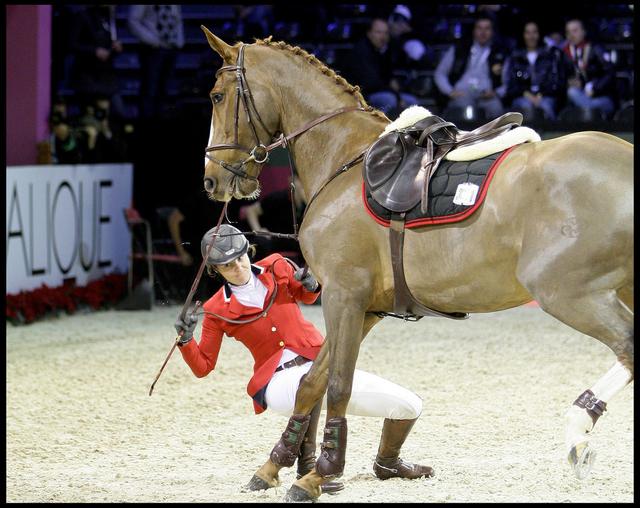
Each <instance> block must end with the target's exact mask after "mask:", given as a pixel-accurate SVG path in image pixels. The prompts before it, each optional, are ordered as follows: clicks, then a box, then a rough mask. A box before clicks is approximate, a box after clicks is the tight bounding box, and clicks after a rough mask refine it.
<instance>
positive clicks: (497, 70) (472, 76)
mask: <svg viewBox="0 0 640 508" xmlns="http://www.w3.org/2000/svg"><path fill="white" fill-rule="evenodd" d="M493 34H494V31H493V19H492V18H491V17H490V16H489V15H487V14H479V15H478V16H477V17H476V19H475V22H474V24H473V32H472V40H465V39H463V40H462V41H461V42H460V43H457V44H454V45H452V46H451V47H450V48H449V49H448V50H447V51H446V52H445V53H444V55H443V56H442V59H441V60H440V63H438V66H437V68H436V72H435V83H436V86H437V87H438V89H439V90H440V92H441V93H442V94H443V95H445V96H446V97H447V98H448V99H449V102H448V106H447V109H448V111H445V112H444V115H445V116H446V115H447V114H454V110H458V111H461V110H464V109H466V108H467V107H468V106H472V107H474V108H479V109H482V110H483V111H484V113H485V116H486V117H487V118H495V117H497V116H500V115H501V114H502V112H503V109H502V102H501V101H500V97H499V96H498V88H499V87H500V86H501V84H502V83H501V81H502V79H501V78H502V70H503V69H502V66H503V63H504V60H505V57H506V55H505V52H504V50H503V49H502V48H501V47H499V46H497V45H495V44H494V43H493Z"/></svg>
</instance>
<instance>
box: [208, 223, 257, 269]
mask: <svg viewBox="0 0 640 508" xmlns="http://www.w3.org/2000/svg"><path fill="white" fill-rule="evenodd" d="M215 230H216V228H211V229H210V230H209V231H207V232H206V233H205V234H204V236H203V237H202V241H201V242H200V250H201V251H202V257H203V258H204V257H205V256H206V254H207V248H208V246H209V244H210V243H211V241H212V238H213V234H214V232H215ZM227 235H228V236H227ZM248 249H249V241H248V240H247V239H246V238H245V236H244V235H243V234H242V233H241V232H240V230H238V229H237V228H234V227H233V226H231V225H230V224H221V225H220V229H219V230H218V233H217V235H216V238H215V240H213V246H212V247H211V250H210V251H209V257H208V258H207V261H206V264H207V265H209V266H210V265H224V264H225V263H229V262H230V261H233V260H234V259H236V258H239V257H240V256H242V255H243V254H244V253H246V252H247V250H248Z"/></svg>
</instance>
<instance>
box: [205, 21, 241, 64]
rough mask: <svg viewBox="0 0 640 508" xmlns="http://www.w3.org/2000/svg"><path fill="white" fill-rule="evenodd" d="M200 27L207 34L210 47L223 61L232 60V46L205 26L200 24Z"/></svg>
mask: <svg viewBox="0 0 640 508" xmlns="http://www.w3.org/2000/svg"><path fill="white" fill-rule="evenodd" d="M200 28H202V31H203V32H204V34H205V35H206V36H207V40H208V41H209V46H211V49H213V50H214V51H215V52H216V53H218V54H219V55H220V56H221V57H222V59H223V60H224V61H225V62H233V60H234V56H235V55H234V49H233V47H232V46H229V45H228V44H227V43H226V42H224V41H223V40H222V39H220V37H216V36H215V35H213V34H212V33H211V32H210V31H209V30H208V29H207V27H206V26H204V25H200Z"/></svg>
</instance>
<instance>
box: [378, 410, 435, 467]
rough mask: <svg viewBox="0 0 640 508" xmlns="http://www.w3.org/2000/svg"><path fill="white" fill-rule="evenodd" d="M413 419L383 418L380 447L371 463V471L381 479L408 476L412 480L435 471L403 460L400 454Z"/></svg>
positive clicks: (413, 421)
mask: <svg viewBox="0 0 640 508" xmlns="http://www.w3.org/2000/svg"><path fill="white" fill-rule="evenodd" d="M416 420H417V418H414V419H413V420H391V419H389V418H385V420H384V425H383V426H382V436H381V437H380V447H379V448H378V455H377V457H376V460H375V462H374V463H373V472H374V473H375V475H376V476H377V477H378V478H380V479H381V480H387V479H389V478H408V479H409V480H414V479H416V478H421V477H423V476H424V477H430V476H433V475H434V474H435V473H434V471H433V469H432V468H430V467H429V466H421V465H420V464H411V463H410V462H405V461H403V460H402V459H401V458H400V457H399V455H400V448H402V445H403V443H404V441H405V439H407V436H408V435H409V432H411V428H412V427H413V424H414V423H416Z"/></svg>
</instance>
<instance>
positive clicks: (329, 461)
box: [287, 289, 365, 501]
mask: <svg viewBox="0 0 640 508" xmlns="http://www.w3.org/2000/svg"><path fill="white" fill-rule="evenodd" d="M358 302H362V300H361V299H359V298H357V297H356V295H351V294H349V292H347V291H339V292H338V291H336V292H328V291H327V289H325V291H324V293H323V302H322V303H323V310H324V315H325V323H326V326H327V338H326V340H325V345H326V346H328V349H329V372H328V375H329V379H328V383H327V390H328V391H327V421H326V423H325V429H324V440H323V442H322V445H321V452H320V456H319V458H318V461H317V462H316V467H315V468H314V469H313V470H312V471H311V472H310V473H308V474H307V475H305V476H304V477H302V478H300V479H299V480H297V481H296V482H295V483H294V484H293V485H292V486H291V488H290V489H289V491H288V492H287V500H288V501H308V500H314V499H317V498H318V497H320V494H321V493H322V490H321V486H322V484H324V483H327V482H330V481H331V480H332V479H335V478H338V477H340V476H342V473H343V471H344V464H345V455H346V450H347V420H346V418H345V414H346V411H347V405H348V404H349V398H350V396H351V387H352V383H353V373H354V371H355V366H356V360H357V359H358V352H359V350H360V342H361V339H362V336H363V333H362V332H363V325H364V316H365V311H364V308H363V307H364V305H358Z"/></svg>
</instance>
